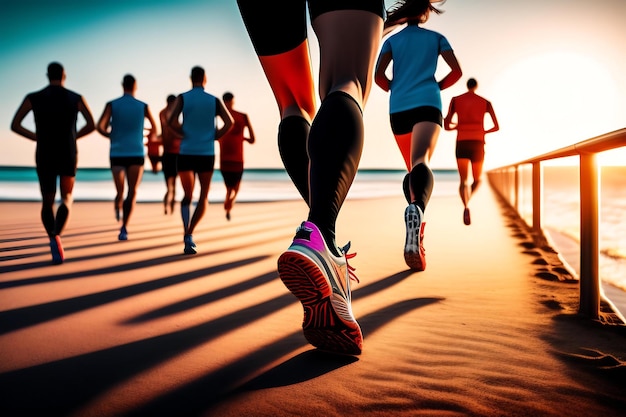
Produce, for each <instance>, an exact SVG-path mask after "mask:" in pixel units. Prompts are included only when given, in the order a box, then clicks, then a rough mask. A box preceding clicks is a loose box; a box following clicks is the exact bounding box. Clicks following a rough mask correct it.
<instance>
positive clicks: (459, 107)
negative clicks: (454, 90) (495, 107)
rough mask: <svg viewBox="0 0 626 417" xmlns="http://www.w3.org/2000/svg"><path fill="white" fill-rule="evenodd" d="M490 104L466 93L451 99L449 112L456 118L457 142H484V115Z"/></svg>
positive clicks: (481, 98) (479, 97) (470, 93)
mask: <svg viewBox="0 0 626 417" xmlns="http://www.w3.org/2000/svg"><path fill="white" fill-rule="evenodd" d="M490 106H491V103H490V102H489V101H488V100H486V99H484V98H483V97H481V96H479V95H478V94H475V93H472V92H467V93H465V94H461V95H460V96H456V97H453V98H452V102H451V110H452V112H456V116H457V127H456V130H457V140H482V141H484V140H485V114H486V113H488V109H489V107H490Z"/></svg>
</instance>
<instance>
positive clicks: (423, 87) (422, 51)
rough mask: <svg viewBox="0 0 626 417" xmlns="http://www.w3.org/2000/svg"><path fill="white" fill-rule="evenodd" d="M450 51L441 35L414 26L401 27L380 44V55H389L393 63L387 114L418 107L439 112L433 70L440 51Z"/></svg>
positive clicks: (437, 87) (439, 101)
mask: <svg viewBox="0 0 626 417" xmlns="http://www.w3.org/2000/svg"><path fill="white" fill-rule="evenodd" d="M451 49H452V47H451V46H450V43H449V42H448V40H447V39H446V38H445V37H444V36H443V35H441V34H439V33H437V32H434V31H432V30H428V29H424V28H421V27H419V26H417V25H409V26H407V27H405V28H404V29H402V30H401V31H400V32H398V33H396V34H395V35H392V36H391V37H389V38H388V39H387V40H386V41H385V42H384V43H383V46H382V48H381V51H380V54H381V55H382V54H385V53H387V52H391V55H392V60H393V75H392V80H391V94H390V96H389V112H390V113H398V112H401V111H405V110H410V109H413V108H416V107H420V106H432V107H436V108H438V109H439V110H440V111H441V91H440V90H439V85H438V84H437V80H436V79H435V71H436V70H437V61H438V59H439V55H440V54H441V52H444V51H449V50H451Z"/></svg>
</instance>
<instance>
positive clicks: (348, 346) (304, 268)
mask: <svg viewBox="0 0 626 417" xmlns="http://www.w3.org/2000/svg"><path fill="white" fill-rule="evenodd" d="M349 248H350V243H348V244H347V245H346V246H345V247H344V248H343V249H339V248H338V249H339V250H340V253H341V256H339V257H337V256H335V255H333V254H332V253H331V252H330V251H329V250H328V247H327V246H326V242H325V241H324V238H323V237H322V234H321V233H320V231H319V229H318V228H317V226H315V224H313V223H311V222H308V221H306V222H303V223H302V224H301V225H300V227H298V229H297V230H296V235H295V237H294V239H293V243H292V244H291V246H290V247H289V249H287V251H286V252H284V253H283V254H282V255H280V257H279V258H278V274H279V275H280V279H281V280H282V282H283V283H284V284H285V286H286V287H287V289H289V291H291V293H293V295H295V296H296V298H298V300H300V302H301V303H302V306H303V308H304V319H303V321H302V329H303V331H304V337H305V338H306V339H307V340H308V341H309V343H311V344H312V345H313V346H315V347H317V348H319V349H320V350H325V351H329V352H333V353H342V354H349V355H359V354H360V353H361V349H362V346H363V334H362V333H361V328H360V327H359V324H358V323H357V321H356V319H355V318H354V315H353V314H352V307H351V304H350V303H351V299H352V293H351V291H350V280H355V281H357V282H358V278H357V277H356V275H355V274H354V268H353V267H351V266H350V265H348V259H351V258H353V257H354V256H355V255H356V254H355V253H352V254H347V252H348V249H349Z"/></svg>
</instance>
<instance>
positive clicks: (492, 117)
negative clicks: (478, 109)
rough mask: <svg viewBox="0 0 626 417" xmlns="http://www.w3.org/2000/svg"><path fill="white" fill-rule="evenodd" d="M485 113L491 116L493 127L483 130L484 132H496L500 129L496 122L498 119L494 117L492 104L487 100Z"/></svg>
mask: <svg viewBox="0 0 626 417" xmlns="http://www.w3.org/2000/svg"><path fill="white" fill-rule="evenodd" d="M487 113H489V116H491V121H492V122H493V127H492V128H491V129H489V130H487V131H485V133H492V132H497V131H498V130H500V125H499V124H498V119H497V118H496V112H495V111H494V110H493V106H492V105H491V102H487Z"/></svg>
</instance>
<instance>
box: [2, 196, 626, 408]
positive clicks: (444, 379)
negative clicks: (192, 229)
mask: <svg viewBox="0 0 626 417" xmlns="http://www.w3.org/2000/svg"><path fill="white" fill-rule="evenodd" d="M404 207H405V203H404V201H403V198H402V197H401V196H397V197H385V198H379V199H359V200H348V201H347V202H346V204H345V206H344V209H343V211H342V213H341V216H340V218H339V220H338V225H337V236H338V241H339V243H345V242H346V241H347V240H350V241H351V242H352V251H353V252H356V253H357V256H356V257H355V258H354V259H352V260H351V265H352V266H354V267H356V274H357V276H358V277H359V279H360V283H354V286H353V310H354V313H355V315H356V317H357V319H358V321H359V323H360V325H361V327H362V329H363V334H364V349H363V353H362V355H360V356H354V357H352V356H336V355H331V354H327V353H322V352H319V351H316V350H315V349H314V348H313V347H312V346H310V345H308V344H307V342H306V340H305V339H304V337H303V335H302V332H301V327H300V326H301V321H302V307H301V304H300V303H299V302H298V301H297V300H296V299H295V297H294V296H293V295H292V294H291V293H289V292H288V291H287V290H286V288H285V287H284V286H283V284H282V283H281V281H280V280H279V279H278V278H277V272H276V260H277V258H278V256H279V255H280V253H281V252H282V251H284V250H285V249H286V248H287V247H288V246H289V244H290V242H291V239H292V238H293V234H294V232H295V228H296V226H297V225H298V224H299V223H300V222H301V221H302V220H304V218H305V216H306V212H307V209H306V206H305V205H304V204H303V203H302V202H298V201H288V202H264V203H241V204H238V205H236V206H235V209H234V210H233V212H232V220H231V221H230V222H229V221H227V220H226V219H225V218H224V212H223V210H222V207H221V205H219V204H212V205H210V206H209V209H208V211H207V214H206V216H205V218H204V219H203V221H202V223H201V225H200V227H199V229H198V230H197V231H196V233H195V235H194V238H195V240H196V243H197V244H198V250H199V253H198V254H197V255H192V256H188V255H183V253H182V251H183V244H182V225H181V222H180V218H179V216H178V214H175V215H173V216H166V215H164V214H163V212H162V206H161V205H160V204H156V203H142V204H138V205H137V207H136V209H135V212H134V215H133V218H132V219H131V222H130V225H129V229H128V231H129V240H128V241H126V242H119V241H117V233H118V228H119V226H118V225H117V223H116V222H115V220H114V215H113V204H112V203H103V202H76V203H75V204H74V206H73V210H72V213H71V217H70V220H69V224H68V226H67V228H66V230H65V232H64V235H63V242H64V246H65V254H66V262H65V263H64V264H62V265H58V266H53V265H51V263H50V259H51V258H50V254H49V247H48V241H47V238H46V237H45V235H44V234H43V228H42V226H41V223H40V221H39V209H40V206H39V204H38V203H21V202H20V203H11V202H3V203H0V213H1V216H2V219H3V220H2V222H1V225H0V231H1V237H0V251H1V254H0V415H1V416H3V417H14V416H16V417H17V416H46V417H49V416H72V417H79V416H80V417H83V416H99V417H109V416H116V417H117V416H272V417H280V416H345V415H353V416H559V417H562V416H576V417H580V416H623V415H624V410H626V382H625V381H626V331H625V327H624V326H623V325H620V324H617V323H607V321H608V322H610V321H611V314H610V311H606V310H603V321H591V320H588V319H584V318H581V317H579V316H578V315H577V314H576V312H577V308H578V284H577V282H576V281H575V280H573V279H572V277H571V276H570V275H569V274H568V272H567V270H566V269H564V268H563V266H562V265H561V264H560V262H559V259H558V256H556V255H555V254H554V253H553V252H551V251H550V250H549V248H546V247H537V246H536V245H535V244H534V241H533V239H532V236H531V235H530V233H529V232H528V230H526V229H525V228H524V227H523V226H522V225H521V224H520V222H519V221H517V220H516V218H515V217H514V216H513V215H512V214H511V212H510V211H509V210H508V209H507V208H506V207H505V206H503V205H502V204H501V203H500V201H499V200H498V199H497V198H496V197H495V195H494V194H493V192H492V191H491V190H490V189H489V187H488V186H485V187H484V188H482V189H481V190H480V191H479V192H478V194H477V195H476V197H475V199H474V200H472V205H471V207H472V225H471V226H469V227H468V226H464V225H463V223H462V218H461V215H462V206H461V203H460V201H459V199H458V197H438V198H433V199H432V200H431V202H430V204H429V206H428V210H427V213H426V222H427V225H426V238H425V247H426V253H427V262H428V266H427V269H426V271H424V272H419V273H417V272H411V271H410V270H408V269H407V267H406V266H405V264H404V260H403V256H402V247H403V241H404V222H403V216H402V215H403V212H404Z"/></svg>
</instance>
